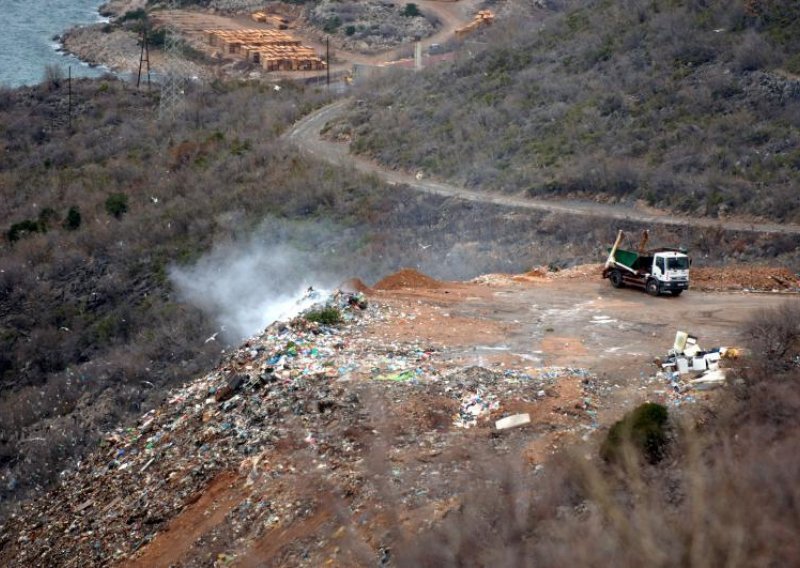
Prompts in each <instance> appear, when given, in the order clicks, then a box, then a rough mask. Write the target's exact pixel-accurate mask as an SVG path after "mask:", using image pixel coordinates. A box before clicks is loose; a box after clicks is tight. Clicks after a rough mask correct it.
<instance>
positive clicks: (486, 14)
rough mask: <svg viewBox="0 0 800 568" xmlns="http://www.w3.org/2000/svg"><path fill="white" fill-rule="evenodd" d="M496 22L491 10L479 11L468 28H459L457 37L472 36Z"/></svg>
mask: <svg viewBox="0 0 800 568" xmlns="http://www.w3.org/2000/svg"><path fill="white" fill-rule="evenodd" d="M493 22H494V14H493V13H492V11H491V10H479V11H478V13H477V14H475V17H474V18H473V19H472V21H471V22H470V23H468V24H467V25H466V26H463V27H461V28H458V29H457V30H456V31H455V34H456V36H457V37H463V36H465V35H467V34H470V33H472V32H474V31H475V30H477V29H478V28H480V27H482V26H488V25H490V24H492V23H493Z"/></svg>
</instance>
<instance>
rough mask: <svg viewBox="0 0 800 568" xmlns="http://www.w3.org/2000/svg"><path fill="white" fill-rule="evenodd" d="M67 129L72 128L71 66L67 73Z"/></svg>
mask: <svg viewBox="0 0 800 568" xmlns="http://www.w3.org/2000/svg"><path fill="white" fill-rule="evenodd" d="M67 128H70V129H71V128H72V65H70V66H69V68H68V71H67Z"/></svg>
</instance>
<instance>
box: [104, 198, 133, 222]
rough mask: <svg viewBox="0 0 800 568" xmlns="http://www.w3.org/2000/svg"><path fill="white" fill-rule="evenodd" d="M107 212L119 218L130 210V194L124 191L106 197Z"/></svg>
mask: <svg viewBox="0 0 800 568" xmlns="http://www.w3.org/2000/svg"><path fill="white" fill-rule="evenodd" d="M106 212H107V213H108V214H109V215H112V216H113V217H116V218H117V219H121V218H122V216H123V215H124V214H125V213H127V212H128V196H127V195H125V194H124V193H112V194H111V195H109V196H108V198H107V199H106Z"/></svg>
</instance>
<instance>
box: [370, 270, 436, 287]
mask: <svg viewBox="0 0 800 568" xmlns="http://www.w3.org/2000/svg"><path fill="white" fill-rule="evenodd" d="M441 287H442V283H441V282H439V281H438V280H434V279H433V278H431V277H430V276H425V275H424V274H422V273H420V272H417V271H416V270H414V269H413V268H404V269H403V270H400V271H399V272H395V273H394V274H392V275H390V276H387V277H386V278H384V279H382V280H380V281H378V282H377V283H376V284H375V286H373V288H375V289H376V290H399V289H401V288H427V289H429V290H430V289H436V288H441Z"/></svg>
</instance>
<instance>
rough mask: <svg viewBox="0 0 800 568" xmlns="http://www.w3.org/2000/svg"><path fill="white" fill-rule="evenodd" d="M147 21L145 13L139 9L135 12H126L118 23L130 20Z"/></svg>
mask: <svg viewBox="0 0 800 568" xmlns="http://www.w3.org/2000/svg"><path fill="white" fill-rule="evenodd" d="M146 19H147V11H146V10H145V9H144V8H139V9H137V10H128V11H127V12H125V13H124V14H122V16H120V18H119V21H120V22H127V21H130V20H139V21H141V20H146Z"/></svg>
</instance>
